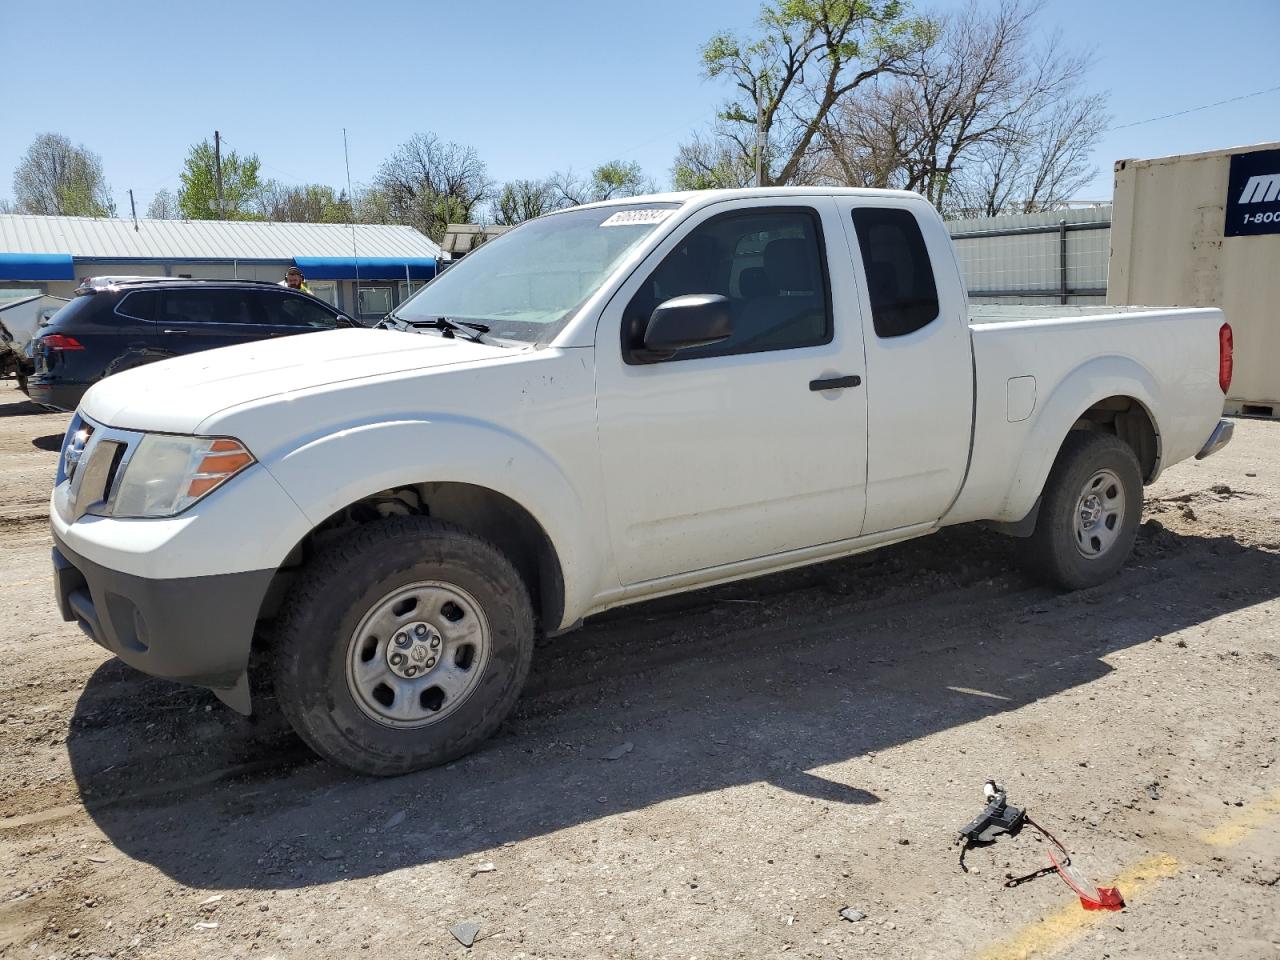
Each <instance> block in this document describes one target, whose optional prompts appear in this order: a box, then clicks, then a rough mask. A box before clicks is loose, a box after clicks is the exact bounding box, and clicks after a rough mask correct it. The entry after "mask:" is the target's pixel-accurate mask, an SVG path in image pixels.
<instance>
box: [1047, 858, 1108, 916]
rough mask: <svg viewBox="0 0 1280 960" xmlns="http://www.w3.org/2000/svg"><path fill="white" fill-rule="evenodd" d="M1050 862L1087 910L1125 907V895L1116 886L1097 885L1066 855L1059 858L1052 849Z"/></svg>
mask: <svg viewBox="0 0 1280 960" xmlns="http://www.w3.org/2000/svg"><path fill="white" fill-rule="evenodd" d="M1049 862H1050V863H1052V864H1053V865H1054V867H1055V868H1056V869H1057V871H1058V876H1060V877H1062V879H1063V880H1064V881H1065V882H1066V884H1067V886H1068V887H1070V888H1071V889H1072V890H1074V891H1075V893H1076V896H1078V897H1079V898H1080V905H1081V906H1082V907H1084V908H1085V909H1086V910H1123V909H1124V897H1122V896H1121V895H1120V891H1119V890H1118V889H1117V888H1116V887H1095V886H1094V885H1093V884H1092V883H1090V882H1089V881H1088V880H1087V879H1085V876H1084V874H1082V873H1081V872H1080V871H1079V870H1078V869H1077V868H1076V867H1075V866H1074V865H1072V863H1071V861H1070V860H1068V859H1066V857H1063V858H1061V859H1059V858H1058V857H1057V856H1056V855H1055V854H1054V852H1053V850H1052V849H1051V850H1050V851H1049Z"/></svg>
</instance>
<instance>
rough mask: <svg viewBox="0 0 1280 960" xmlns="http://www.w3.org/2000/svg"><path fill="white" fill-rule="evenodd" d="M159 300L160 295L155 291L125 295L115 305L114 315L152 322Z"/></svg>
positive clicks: (139, 291)
mask: <svg viewBox="0 0 1280 960" xmlns="http://www.w3.org/2000/svg"><path fill="white" fill-rule="evenodd" d="M159 300H160V294H159V293H157V292H156V291H155V290H138V291H135V292H133V293H130V294H126V295H125V297H124V299H122V300H121V301H120V302H119V303H118V304H116V313H118V314H119V315H120V316H122V317H128V318H130V319H132V320H154V319H155V316H156V303H157V302H158V301H159Z"/></svg>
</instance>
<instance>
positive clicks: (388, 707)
mask: <svg viewBox="0 0 1280 960" xmlns="http://www.w3.org/2000/svg"><path fill="white" fill-rule="evenodd" d="M532 654H533V611H532V606H531V604H530V602H529V593H528V590H527V588H526V587H525V584H524V581H523V580H522V579H521V577H520V575H519V573H517V571H516V569H515V567H514V566H512V564H511V562H510V561H509V560H508V559H507V558H506V556H504V555H503V554H502V553H501V552H500V551H499V550H498V549H497V548H496V547H494V546H493V545H492V544H489V543H487V542H486V541H484V540H481V539H479V538H478V537H475V536H472V535H471V534H469V533H467V532H465V531H463V530H460V529H458V528H456V527H452V526H450V525H448V524H445V523H441V522H439V521H436V520H431V519H428V518H426V517H398V518H392V519H386V520H381V521H378V522H375V523H371V524H368V525H366V526H363V527H360V528H359V529H357V530H355V531H353V532H352V533H351V534H350V535H349V536H348V537H347V539H345V540H343V541H342V542H340V543H338V544H335V545H333V546H331V547H329V548H327V549H326V550H324V551H322V552H321V553H319V554H317V556H316V557H315V558H313V560H312V561H311V562H310V563H309V564H308V565H307V568H306V570H305V571H304V572H303V574H302V575H301V577H300V578H299V581H298V582H297V583H296V584H295V585H294V588H293V590H292V591H291V592H290V596H289V599H288V601H287V604H286V609H285V612H284V614H283V617H282V620H281V624H280V629H279V631H278V633H277V636H276V648H275V650H274V651H273V657H272V659H273V673H274V680H275V688H276V694H277V697H278V698H279V702H280V707H281V709H282V710H283V711H284V714H285V716H286V717H287V718H288V719H289V723H290V724H291V725H292V726H293V728H294V729H295V730H296V731H297V732H298V735H299V736H301V737H302V739H303V740H305V741H306V742H307V744H308V745H309V746H310V747H311V748H312V749H314V750H315V751H316V752H317V753H319V754H320V755H321V756H323V757H326V758H327V759H330V760H333V761H335V762H337V763H340V764H342V765H343V766H346V767H350V768H351V769H353V770H357V771H359V772H361V773H368V774H374V775H378V776H389V775H394V774H400V773H406V772H408V771H410V770H417V769H420V768H422V767H429V766H434V765H436V764H440V763H446V762H448V761H449V760H452V759H455V758H456V757H459V756H461V755H463V754H465V753H467V752H469V751H471V750H473V749H475V747H476V746H477V745H479V744H480V743H481V742H482V741H484V740H485V739H486V738H487V737H488V736H489V735H490V734H492V733H493V732H494V730H496V729H497V727H498V725H499V724H500V723H501V722H502V721H503V719H505V718H506V716H507V715H508V714H509V713H510V712H511V710H512V708H513V707H514V706H515V703H516V699H517V698H518V697H519V695H520V689H521V687H522V686H523V685H524V681H525V677H526V676H527V675H528V671H529V664H530V661H531V659H532Z"/></svg>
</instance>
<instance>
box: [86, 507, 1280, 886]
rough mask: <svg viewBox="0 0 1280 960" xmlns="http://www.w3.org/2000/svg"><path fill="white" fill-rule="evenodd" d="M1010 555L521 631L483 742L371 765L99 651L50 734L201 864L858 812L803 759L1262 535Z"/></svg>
mask: <svg viewBox="0 0 1280 960" xmlns="http://www.w3.org/2000/svg"><path fill="white" fill-rule="evenodd" d="M975 557H976V558H981V559H979V560H976V561H975V560H974V559H973V558H975ZM1011 558H1012V546H1011V544H1010V542H1009V541H1007V540H1004V539H1003V538H1000V537H997V536H995V535H993V534H990V533H987V532H985V531H982V530H979V529H955V530H949V531H944V532H942V533H940V534H938V535H936V536H934V537H930V538H926V539H924V540H921V541H916V542H913V543H909V544H903V545H900V546H898V547H894V548H890V549H888V550H885V551H881V552H878V553H876V554H874V555H867V556H864V557H855V558H850V559H848V560H843V561H837V562H833V563H830V564H825V565H822V566H820V567H814V568H808V569H806V570H802V571H793V572H790V573H786V574H780V575H777V576H774V577H769V578H764V579H761V580H757V581H754V582H751V583H739V584H732V585H728V586H725V587H719V588H715V589H714V590H709V591H704V592H701V593H698V594H695V595H689V596H685V597H679V598H671V599H668V600H665V601H657V602H654V603H650V604H646V605H643V606H640V607H635V608H632V609H630V610H627V611H618V612H615V613H613V614H610V615H607V616H605V617H603V618H601V619H600V620H598V621H596V622H593V623H591V624H588V626H587V627H586V628H584V629H583V630H581V631H579V632H578V633H575V634H571V635H569V636H566V637H563V638H561V639H559V640H556V641H551V642H548V643H546V644H544V645H543V646H542V647H541V648H540V650H539V655H538V657H537V658H536V661H535V667H534V674H533V676H532V678H531V683H530V687H529V691H528V693H527V695H526V696H525V698H524V700H523V701H522V704H521V707H520V709H519V710H518V711H517V714H516V716H515V717H514V718H513V720H512V721H511V722H510V723H508V724H507V726H506V727H505V728H504V730H503V731H502V733H501V734H500V735H499V736H498V737H497V738H496V739H495V740H494V741H492V742H491V743H490V744H489V745H488V746H487V747H486V748H484V749H482V750H481V751H479V752H478V753H476V754H474V755H472V756H470V757H467V758H465V759H463V760H460V761H458V762H456V763H454V764H451V765H449V766H447V767H445V768H443V769H436V770H429V771H424V772H422V773H418V774H413V775H409V776H405V777H401V778H399V779H394V780H373V779H367V778H362V777H358V776H355V775H352V774H349V773H347V772H345V771H343V770H340V769H338V768H336V767H334V766H332V765H329V764H327V763H324V762H321V761H318V760H316V759H315V758H314V757H312V756H311V755H310V754H309V753H307V751H306V750H305V749H304V748H302V747H301V746H300V745H299V744H298V743H297V742H296V741H295V740H293V739H292V738H290V737H283V736H278V737H276V738H275V739H274V740H272V739H267V740H266V741H265V742H264V741H262V740H260V739H255V738H254V737H253V736H251V735H249V733H248V732H246V730H245V728H244V726H243V725H242V724H241V721H239V720H238V719H236V718H234V717H232V716H231V715H230V713H229V712H228V711H225V710H224V709H223V708H222V707H221V706H220V705H218V704H216V702H214V701H213V699H212V697H211V695H209V694H207V693H205V692H202V691H196V690H189V689H185V688H180V687H177V686H174V685H170V684H166V683H163V682H161V681H156V680H151V679H149V678H145V677H142V676H141V675H139V674H137V673H135V672H133V671H132V670H130V669H128V668H126V667H124V666H123V665H121V664H120V663H118V662H117V661H110V662H108V663H106V664H104V665H103V666H102V667H101V668H99V669H98V670H97V672H96V673H95V674H94V676H93V678H92V679H91V680H90V682H89V684H88V686H87V688H86V690H85V691H84V692H83V694H82V696H81V698H80V700H79V703H78V706H77V710H76V715H75V717H74V719H73V721H72V725H71V731H70V734H69V737H68V741H67V746H68V749H69V752H70V757H71V763H72V768H73V771H74V774H75V778H76V781H77V783H78V785H79V787H80V790H81V794H82V797H83V801H84V803H85V806H86V808H87V810H88V812H89V813H90V815H91V816H92V817H93V819H94V821H95V822H96V823H97V825H98V826H99V827H100V828H101V829H102V830H103V832H104V833H105V834H106V835H107V837H108V838H109V839H110V840H111V841H112V842H113V843H114V844H115V845H116V846H117V847H118V848H119V849H120V850H122V851H123V852H124V853H125V854H127V855H128V856H129V857H132V858H134V859H137V860H141V861H143V862H146V863H148V864H151V865H153V866H155V867H157V868H158V869H159V870H161V871H163V872H164V873H165V874H167V875H168V876H170V877H172V878H173V879H175V880H177V881H179V882H181V883H184V884H189V885H194V886H200V887H213V888H223V887H225V888H239V887H248V888H260V889H261V888H294V887H304V886H309V885H312V884H319V883H326V882H330V881H333V880H336V879H342V878H349V877H360V876H369V875H377V874H382V873H385V872H387V871H391V870H394V869H399V868H403V867H406V866H413V865H417V864H423V863H430V862H435V861H442V860H449V859H453V858H459V857H466V856H469V855H473V854H478V853H480V852H482V851H487V850H490V849H492V848H494V847H498V846H500V845H501V844H503V843H507V842H512V841H519V840H522V839H526V838H530V837H535V836H541V835H545V834H548V833H551V832H554V831H558V830H563V829H565V828H568V827H573V826H576V825H579V824H584V823H589V822H591V821H594V820H597V819H599V818H603V817H609V816H613V815H618V814H625V813H628V812H631V811H637V810H641V809H643V808H645V807H649V806H650V805H652V804H657V803H662V802H664V801H668V800H672V799H675V798H681V797H687V796H694V795H698V794H702V793H706V792H710V791H716V790H720V789H724V788H727V787H732V786H735V785H740V784H747V783H752V782H758V781H765V782H768V783H770V784H773V785H775V786H776V787H777V788H778V789H779V790H784V791H789V792H791V793H795V794H801V795H804V796H806V797H808V798H812V799H813V800H814V801H815V802H817V803H821V804H828V805H836V804H846V805H852V807H851V808H850V809H855V808H856V807H858V806H865V807H866V808H867V813H866V817H867V819H868V823H870V822H871V821H872V820H873V818H875V817H876V816H878V814H877V812H876V806H875V805H877V804H878V803H879V802H880V797H878V796H877V795H876V793H875V790H874V785H872V784H858V783H844V782H840V781H839V780H838V779H835V778H833V777H832V776H830V775H827V774H825V773H824V772H814V771H815V770H817V769H818V768H821V767H823V766H825V765H828V764H834V763H839V762H841V761H845V760H848V759H850V758H854V757H859V756H863V755H866V754H868V753H872V752H879V751H883V750H885V749H887V748H890V747H893V746H894V745H897V744H902V743H904V742H907V741H910V740H914V739H917V738H921V737H926V736H928V735H930V734H932V733H935V732H937V731H940V730H945V729H948V728H953V727H957V726H960V725H963V724H968V723H973V722H975V721H980V720H984V719H986V718H989V717H993V716H996V715H998V714H1001V713H1003V712H1005V711H1010V710H1016V709H1018V708H1019V707H1021V706H1023V705H1025V704H1028V703H1031V702H1033V701H1035V700H1038V699H1041V698H1044V697H1050V696H1053V695H1055V694H1060V693H1063V692H1064V691H1069V690H1072V689H1073V688H1079V687H1082V686H1083V685H1087V684H1090V683H1093V682H1094V681H1096V680H1098V679H1099V678H1101V677H1103V676H1105V675H1106V674H1108V673H1109V672H1111V671H1112V669H1113V667H1111V666H1109V665H1108V664H1107V663H1106V662H1104V661H1103V659H1102V658H1103V657H1105V656H1106V655H1107V654H1110V653H1112V652H1114V651H1116V650H1120V649H1123V648H1125V647H1129V646H1133V645H1136V644H1143V643H1148V642H1150V641H1152V639H1153V638H1154V637H1158V636H1160V637H1162V636H1164V635H1166V634H1170V633H1174V632H1176V631H1178V630H1180V629H1182V628H1185V627H1188V626H1190V625H1194V624H1197V623H1201V622H1204V621H1207V620H1209V619H1211V618H1214V617H1217V616H1219V615H1221V614H1224V613H1227V612H1230V611H1233V610H1237V609H1240V608H1243V607H1246V606H1249V605H1252V604H1255V603H1258V602H1261V601H1263V600H1265V599H1269V598H1272V597H1275V596H1277V595H1278V594H1280V556H1278V555H1277V554H1274V553H1270V552H1267V551H1265V550H1258V549H1252V548H1247V547H1244V546H1241V545H1240V544H1238V543H1237V542H1235V541H1234V540H1232V539H1229V538H1224V537H1219V538H1208V537H1194V536H1180V535H1177V534H1174V533H1171V532H1170V531H1168V530H1165V529H1164V528H1163V527H1161V526H1160V525H1159V524H1158V523H1156V522H1154V521H1148V522H1147V523H1146V524H1144V527H1143V533H1142V537H1141V538H1140V541H1139V546H1138V549H1137V551H1136V554H1135V559H1134V561H1133V562H1131V564H1130V565H1129V566H1128V567H1127V568H1126V570H1125V572H1124V573H1123V575H1122V576H1120V577H1119V578H1117V579H1116V580H1115V581H1114V582H1113V583H1111V584H1108V585H1106V586H1104V587H1101V588H1097V589H1095V590H1090V591H1083V592H1080V593H1074V594H1066V595H1060V594H1057V593H1055V592H1053V591H1051V590H1048V589H1046V588H1043V587H1039V586H1036V585H1033V584H1031V583H1030V582H1028V581H1026V580H1025V579H1023V578H1022V577H1021V575H1020V574H1018V573H1016V572H1014V571H1013V570H1012V568H1011ZM1161 654H1162V655H1168V656H1186V655H1189V654H1188V653H1187V651H1186V650H1184V649H1181V648H1179V647H1178V645H1177V644H1175V643H1173V642H1170V643H1167V644H1165V645H1164V646H1163V647H1162V648H1161ZM1120 669H1123V667H1122V668H1120ZM1123 707H1124V704H1122V703H1117V704H1116V708H1117V711H1118V712H1119V713H1120V714H1121V715H1122V713H1123ZM625 744H631V749H630V750H629V751H627V752H625V753H623V754H622V755H621V756H620V757H619V758H618V759H616V760H610V759H606V757H607V756H609V755H612V754H615V753H618V752H620V748H622V747H624V745H625ZM1016 762H1017V758H1011V763H1016ZM986 773H987V771H979V772H978V775H979V776H985V775H986Z"/></svg>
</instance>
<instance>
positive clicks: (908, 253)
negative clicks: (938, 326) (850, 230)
mask: <svg viewBox="0 0 1280 960" xmlns="http://www.w3.org/2000/svg"><path fill="white" fill-rule="evenodd" d="M853 227H854V230H855V231H856V232H857V234H858V247H859V249H860V250H861V251H862V267H863V269H864V270H865V271H866V275H867V294H868V297H869V299H870V300H871V317H872V320H873V322H874V325H875V330H876V336H878V337H901V336H905V335H906V334H908V333H915V332H916V331H917V330H920V329H921V328H923V327H927V326H928V325H929V324H930V323H932V322H933V321H934V320H936V319H937V317H938V288H937V285H936V284H935V283H934V279H933V264H932V263H931V262H930V261H929V251H928V250H927V249H926V248H925V245H924V236H923V235H922V234H921V233H920V224H919V223H917V222H916V218H915V215H914V214H912V213H911V211H910V210H902V209H893V208H887V207H859V208H858V209H856V210H854V211H853Z"/></svg>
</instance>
